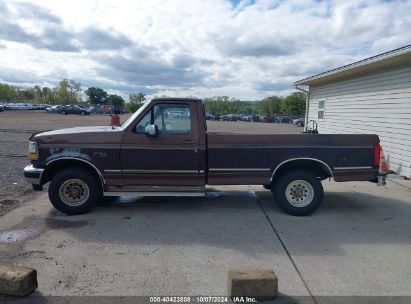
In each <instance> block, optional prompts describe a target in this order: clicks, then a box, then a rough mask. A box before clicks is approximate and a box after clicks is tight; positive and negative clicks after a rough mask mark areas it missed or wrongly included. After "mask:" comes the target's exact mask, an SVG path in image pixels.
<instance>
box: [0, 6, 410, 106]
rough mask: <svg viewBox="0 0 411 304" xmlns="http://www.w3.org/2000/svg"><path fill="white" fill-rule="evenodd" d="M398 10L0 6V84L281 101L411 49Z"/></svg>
mask: <svg viewBox="0 0 411 304" xmlns="http://www.w3.org/2000/svg"><path fill="white" fill-rule="evenodd" d="M410 16H411V0H409V1H377V0H375V1H374V0H364V1H354V0H352V1H348V0H347V1H339V0H336V1H318V0H317V1H311V0H296V1H275V0H273V1H269V0H261V1H260V0H257V1H250V0H241V1H239V0H236V1H228V0H198V1H197V0H175V1H171V0H141V1H135V0H130V1H121V0H114V1H110V0H99V1H96V0H95V1H92V0H90V1H87V0H81V1H74V0H71V1H55V0H42V1H22V2H21V1H8V0H0V81H1V82H7V83H11V84H17V85H36V84H37V85H42V86H43V85H48V86H53V85H55V84H57V83H58V81H59V80H60V79H62V78H70V79H75V80H77V81H80V82H81V83H82V85H83V88H84V89H85V88H87V87H88V86H99V87H102V88H104V89H106V90H108V91H110V92H111V93H118V94H121V95H122V96H124V97H126V96H127V95H128V94H129V93H131V92H144V93H146V94H148V95H151V96H154V95H157V96H160V95H169V96H197V97H204V96H213V95H228V96H232V97H237V98H240V99H243V100H247V99H258V98H261V97H264V96H267V95H272V94H278V95H285V94H287V93H289V92H290V91H292V89H293V87H292V83H293V82H294V81H296V80H299V79H301V78H305V77H307V76H310V75H313V74H316V73H319V72H323V71H326V70H329V69H331V68H335V67H338V66H341V65H344V64H347V63H350V62H353V61H356V60H360V59H363V58H365V57H369V56H372V55H375V54H379V53H382V52H385V51H388V50H392V49H395V48H398V47H401V46H404V45H407V44H410V43H411V30H410V29H411V17H410Z"/></svg>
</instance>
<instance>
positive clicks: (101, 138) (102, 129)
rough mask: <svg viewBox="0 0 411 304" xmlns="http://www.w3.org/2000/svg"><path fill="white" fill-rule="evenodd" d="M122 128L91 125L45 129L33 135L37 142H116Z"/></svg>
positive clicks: (120, 136)
mask: <svg viewBox="0 0 411 304" xmlns="http://www.w3.org/2000/svg"><path fill="white" fill-rule="evenodd" d="M122 134H123V130H121V129H120V128H118V127H116V128H114V129H113V128H112V127H111V126H92V127H76V128H67V129H59V130H54V131H46V132H42V133H39V134H36V135H35V136H34V140H35V141H36V142H37V143H39V144H42V143H43V144H47V143H53V144H83V143H88V144H94V143H118V142H120V141H121V138H122Z"/></svg>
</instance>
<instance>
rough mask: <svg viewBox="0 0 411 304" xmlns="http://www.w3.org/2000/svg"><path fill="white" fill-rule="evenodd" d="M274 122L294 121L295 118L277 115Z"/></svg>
mask: <svg viewBox="0 0 411 304" xmlns="http://www.w3.org/2000/svg"><path fill="white" fill-rule="evenodd" d="M274 122H277V123H292V122H293V119H292V118H291V117H289V116H285V115H280V116H277V117H276V118H275V120H274Z"/></svg>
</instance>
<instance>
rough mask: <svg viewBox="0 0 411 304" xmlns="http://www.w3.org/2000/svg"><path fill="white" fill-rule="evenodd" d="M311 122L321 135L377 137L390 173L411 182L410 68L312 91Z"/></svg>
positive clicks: (385, 72)
mask: <svg viewBox="0 0 411 304" xmlns="http://www.w3.org/2000/svg"><path fill="white" fill-rule="evenodd" d="M320 100H325V109H324V119H323V120H319V119H317V114H318V102H319V101H320ZM308 120H316V121H317V123H318V131H319V132H320V133H322V134H326V133H328V134H337V133H342V134H344V133H352V134H354V133H358V134H360V133H366V134H370V133H371V134H377V135H378V136H379V137H380V140H381V144H382V146H383V149H384V153H385V157H386V159H387V160H388V163H389V167H390V169H391V170H393V171H395V172H396V173H397V174H400V175H402V176H406V177H408V178H411V65H410V66H406V67H398V68H393V69H392V70H389V71H384V72H380V73H375V74H373V75H368V76H362V77H357V78H352V79H349V80H343V81H338V82H335V83H330V84H325V85H321V86H318V87H310V104H309V110H308Z"/></svg>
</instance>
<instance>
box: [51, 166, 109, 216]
mask: <svg viewBox="0 0 411 304" xmlns="http://www.w3.org/2000/svg"><path fill="white" fill-rule="evenodd" d="M102 194H103V193H102V189H101V184H100V182H99V180H98V179H97V178H96V177H95V176H94V175H93V174H91V173H90V172H88V171H87V170H84V169H82V168H69V169H65V170H63V171H61V172H59V173H57V174H56V175H55V176H53V178H52V179H51V182H50V186H49V199H50V202H51V203H52V205H53V206H54V207H55V208H56V209H57V210H59V211H61V212H64V213H67V214H70V215H75V214H83V213H87V212H89V211H90V210H91V209H92V208H93V207H94V206H95V205H96V204H97V203H98V202H99V201H100V200H101V199H102Z"/></svg>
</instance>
